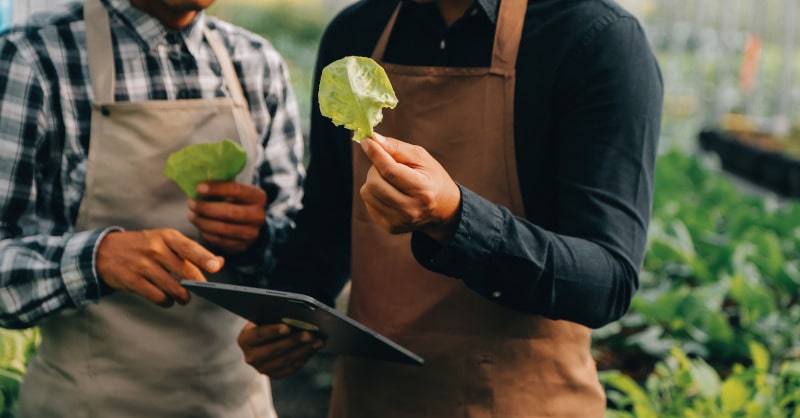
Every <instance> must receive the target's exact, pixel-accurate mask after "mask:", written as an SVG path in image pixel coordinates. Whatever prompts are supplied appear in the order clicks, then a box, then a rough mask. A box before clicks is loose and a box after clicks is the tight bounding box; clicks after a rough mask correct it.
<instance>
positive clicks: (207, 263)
mask: <svg viewBox="0 0 800 418" xmlns="http://www.w3.org/2000/svg"><path fill="white" fill-rule="evenodd" d="M164 235H165V236H164V242H165V243H166V244H167V245H168V246H169V248H170V249H172V251H174V252H175V254H177V255H178V257H180V258H182V259H184V260H188V261H189V262H191V263H193V264H194V265H196V266H198V267H199V268H202V269H203V270H205V271H207V272H209V273H216V272H218V271H219V270H220V269H221V268H222V265H223V264H224V262H225V260H224V259H223V258H222V257H218V256H216V255H214V254H213V253H212V252H211V251H208V250H207V249H206V248H205V247H203V246H202V245H200V244H198V243H197V242H196V241H194V240H192V239H190V238H188V237H186V236H185V235H183V234H181V233H179V232H177V231H174V232H167V233H165V234H164ZM186 279H190V280H199V281H205V278H204V277H197V276H196V275H195V276H194V277H186Z"/></svg>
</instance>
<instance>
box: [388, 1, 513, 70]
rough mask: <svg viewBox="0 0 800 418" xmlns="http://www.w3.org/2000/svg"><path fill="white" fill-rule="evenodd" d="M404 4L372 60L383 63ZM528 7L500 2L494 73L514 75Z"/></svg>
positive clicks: (493, 61)
mask: <svg viewBox="0 0 800 418" xmlns="http://www.w3.org/2000/svg"><path fill="white" fill-rule="evenodd" d="M402 4H403V3H402V2H399V3H398V4H397V7H395V9H394V12H393V13H392V17H391V18H390V19H389V22H388V23H387V24H386V27H385V28H384V29H383V33H381V37H380V38H379V39H378V43H377V44H376V45H375V49H374V51H373V52H372V59H374V60H375V61H377V62H379V63H380V62H383V55H384V53H385V52H386V45H387V44H388V43H389V37H390V36H391V34H392V29H393V28H394V24H395V22H396V21H397V15H398V14H399V12H400V7H401V6H402ZM527 7H528V1H527V0H502V1H501V2H500V12H499V13H498V16H497V25H496V28H497V29H496V30H495V35H494V47H493V48H492V64H491V69H492V73H496V74H510V73H513V71H514V68H515V67H516V65H517V53H518V52H519V41H520V39H521V38H522V26H523V24H524V23H525V11H526V10H527Z"/></svg>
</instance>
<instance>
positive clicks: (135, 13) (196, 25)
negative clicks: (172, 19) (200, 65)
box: [107, 0, 206, 56]
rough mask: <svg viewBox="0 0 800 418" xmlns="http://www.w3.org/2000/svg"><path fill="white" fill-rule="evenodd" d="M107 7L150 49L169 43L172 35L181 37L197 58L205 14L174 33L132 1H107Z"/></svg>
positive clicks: (199, 15) (202, 13) (201, 13)
mask: <svg viewBox="0 0 800 418" xmlns="http://www.w3.org/2000/svg"><path fill="white" fill-rule="evenodd" d="M107 5H108V8H109V9H110V12H111V13H113V14H116V15H117V16H118V17H120V18H121V20H122V21H123V23H124V24H125V25H126V26H128V27H129V28H130V29H131V30H132V31H133V32H135V33H136V35H138V36H139V38H140V39H141V41H142V42H143V43H144V44H145V45H147V46H149V47H150V48H155V47H157V46H158V45H160V44H167V43H169V42H168V40H167V35H168V34H170V33H172V34H176V35H179V36H180V37H181V38H182V39H183V42H184V43H185V44H186V48H188V49H189V52H190V53H191V54H192V55H194V56H197V52H198V50H199V49H200V45H201V44H202V42H203V26H204V25H205V18H206V16H205V13H204V12H200V13H198V15H197V17H196V18H195V19H194V21H192V23H191V24H189V26H187V27H185V28H183V29H181V30H178V31H173V30H170V29H167V28H166V27H164V25H162V24H161V22H159V21H158V19H156V18H154V17H153V16H150V15H149V14H147V13H145V12H143V11H141V10H139V9H137V8H135V7H133V6H131V3H130V0H107Z"/></svg>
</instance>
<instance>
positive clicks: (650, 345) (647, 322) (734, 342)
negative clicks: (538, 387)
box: [595, 150, 800, 380]
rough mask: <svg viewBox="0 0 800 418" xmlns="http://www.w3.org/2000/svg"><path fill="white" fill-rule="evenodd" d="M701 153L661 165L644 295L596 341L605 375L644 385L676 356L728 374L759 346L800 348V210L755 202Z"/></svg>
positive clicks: (783, 351) (668, 156) (673, 155)
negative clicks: (675, 351)
mask: <svg viewBox="0 0 800 418" xmlns="http://www.w3.org/2000/svg"><path fill="white" fill-rule="evenodd" d="M714 163H715V162H714V161H713V160H711V159H709V158H706V157H705V156H703V155H702V154H687V153H685V152H683V151H678V150H674V151H671V152H667V153H664V154H662V155H661V156H660V157H659V161H658V165H657V172H656V190H655V197H654V206H653V220H652V223H651V228H650V231H649V242H648V250H647V254H646V257H645V262H644V268H643V273H642V275H641V287H640V290H639V292H638V294H637V296H636V297H635V298H634V301H633V303H632V307H631V312H630V313H629V314H628V315H626V317H624V318H623V319H622V320H621V321H619V322H617V323H615V324H612V325H610V326H609V327H607V328H606V329H603V330H600V331H598V332H596V339H595V351H596V352H597V356H598V359H599V364H600V367H601V368H602V369H620V370H622V371H624V372H626V373H628V374H630V375H632V376H635V377H636V378H637V380H641V379H643V378H644V377H645V375H646V374H645V373H644V372H646V371H647V370H650V369H652V367H653V365H654V363H655V362H656V361H657V360H658V359H661V358H663V357H664V356H666V355H668V354H669V350H670V349H671V348H672V347H679V348H680V349H681V350H682V351H684V352H686V353H688V354H690V355H693V356H699V357H702V358H704V359H705V360H706V361H707V362H708V363H709V364H710V365H712V366H713V367H714V368H715V369H716V370H718V371H719V372H720V373H723V374H726V373H729V372H730V370H731V368H732V367H733V365H734V364H735V363H737V362H741V361H744V360H746V359H747V358H748V356H749V350H750V349H749V346H750V344H751V343H760V344H766V345H768V346H769V347H770V348H771V350H773V353H774V354H775V355H776V356H777V357H779V358H790V357H792V356H793V355H794V353H795V352H796V351H797V348H798V347H800V341H799V340H798V336H800V308H798V306H797V302H798V298H800V275H799V274H798V266H800V253H798V250H797V249H798V248H800V247H798V244H800V242H798V237H800V229H798V228H800V204H798V203H797V202H792V201H789V202H777V201H774V200H772V199H770V198H768V197H765V196H758V195H747V194H744V193H742V192H740V191H739V190H738V189H737V188H736V187H735V186H734V184H733V183H732V182H731V181H730V180H729V179H727V178H726V177H724V176H723V175H722V174H721V171H720V170H719V168H718V167H717V166H716V165H714Z"/></svg>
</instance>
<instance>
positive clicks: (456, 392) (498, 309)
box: [330, 0, 605, 418]
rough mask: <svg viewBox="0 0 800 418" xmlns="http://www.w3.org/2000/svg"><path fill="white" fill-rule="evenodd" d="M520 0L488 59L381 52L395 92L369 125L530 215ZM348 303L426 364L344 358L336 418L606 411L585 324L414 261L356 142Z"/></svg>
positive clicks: (507, 13)
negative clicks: (486, 294) (393, 57)
mask: <svg viewBox="0 0 800 418" xmlns="http://www.w3.org/2000/svg"><path fill="white" fill-rule="evenodd" d="M526 5H527V2H526V1H525V0H504V1H502V2H501V4H500V13H499V18H498V23H497V32H496V35H495V41H494V51H493V56H492V64H491V67H490V68H441V67H433V68H429V67H411V66H400V65H393V64H389V63H384V62H382V58H383V54H384V50H385V47H386V44H387V41H388V38H389V35H390V33H391V30H392V27H393V25H394V21H395V19H396V17H397V10H396V11H395V14H394V16H393V17H392V18H391V20H390V21H389V24H388V25H387V27H386V28H385V29H384V32H383V35H382V36H381V38H380V40H379V42H378V44H377V46H376V48H375V51H374V53H373V58H374V59H375V60H376V61H378V62H380V63H381V64H382V65H383V66H384V68H385V69H386V72H387V74H388V75H389V78H390V80H391V82H392V85H393V86H394V89H395V92H396V93H397V97H398V99H399V103H398V106H397V108H396V109H394V110H392V111H387V112H386V114H385V119H384V121H383V123H382V124H381V125H379V126H378V127H377V130H378V131H379V132H380V133H382V134H384V135H387V136H391V137H396V138H400V139H403V140H412V141H414V143H416V144H418V145H421V146H423V147H425V148H426V149H427V150H428V151H429V152H430V153H431V154H432V155H433V156H434V157H435V158H436V159H437V160H439V161H440V162H441V163H442V165H443V166H444V167H445V169H447V171H448V172H449V173H450V174H451V175H452V177H453V178H454V179H455V180H456V181H458V182H459V183H460V184H462V185H464V186H465V187H467V188H469V189H471V190H473V191H475V192H476V193H478V194H479V195H481V196H483V197H485V198H486V199H488V200H490V201H492V202H494V203H496V204H499V205H502V206H504V207H506V208H508V209H509V210H511V211H512V212H513V213H514V214H515V215H517V216H524V210H523V207H522V203H521V202H522V200H521V194H520V190H519V181H518V177H517V170H516V160H515V158H516V157H515V152H514V131H513V115H514V109H513V105H514V83H515V69H514V67H515V64H516V59H517V51H518V48H519V41H520V37H521V33H522V25H523V21H524V16H525V11H526ZM399 7H400V6H398V10H399ZM353 162H354V163H353V170H354V172H353V173H354V179H355V181H354V184H353V196H354V200H353V271H352V283H351V286H352V288H351V295H350V304H349V313H350V315H352V316H353V317H354V318H355V319H357V320H359V321H361V322H363V323H364V324H366V325H367V326H369V327H372V328H374V329H375V330H377V331H379V332H381V333H383V334H384V335H386V336H387V337H389V338H390V339H392V340H394V341H397V342H398V343H400V344H402V345H404V346H406V347H408V348H409V349H410V350H412V351H414V352H416V353H418V354H419V355H421V356H422V357H423V358H424V359H425V365H424V366H422V367H418V366H408V365H399V364H392V363H387V362H381V361H374V360H369V359H363V358H354V357H342V358H340V359H339V362H338V364H337V368H336V380H335V382H334V385H333V394H332V402H331V409H330V416H331V417H335V418H376V417H381V418H394V417H413V418H423V417H435V418H443V417H469V418H473V417H503V418H521V417H581V418H586V417H598V418H599V417H602V416H603V415H604V410H605V396H604V393H603V390H602V387H601V386H600V383H599V381H598V378H597V371H596V366H595V362H594V360H593V359H592V356H591V353H590V348H591V334H590V330H589V329H588V328H586V327H584V326H581V325H578V324H575V323H571V322H567V321H552V320H548V319H546V318H544V317H541V316H534V315H526V314H522V313H519V312H515V311H512V310H510V309H507V308H504V307H502V306H500V305H499V304H496V303H494V302H492V301H489V300H486V299H484V298H483V297H481V296H480V295H478V294H477V293H475V292H474V291H472V290H470V289H469V288H467V287H466V286H465V285H464V283H463V282H461V281H459V280H457V279H454V278H450V277H445V276H442V275H437V274H435V273H432V272H430V271H428V270H426V269H424V268H422V267H421V266H420V265H419V264H418V263H417V262H416V261H415V260H414V258H413V256H412V254H411V251H410V243H409V240H410V235H409V234H405V235H391V234H388V233H387V232H385V231H384V230H382V229H381V228H380V227H379V226H378V225H377V224H376V223H374V222H373V221H372V220H371V219H370V217H369V215H368V213H367V211H366V209H365V206H364V203H363V201H362V200H361V198H360V195H359V188H360V186H361V183H362V182H363V180H364V179H365V177H366V173H367V170H368V169H369V167H370V163H369V161H368V160H367V158H366V157H365V156H364V153H363V151H362V150H361V148H360V147H358V146H354V148H353Z"/></svg>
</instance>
